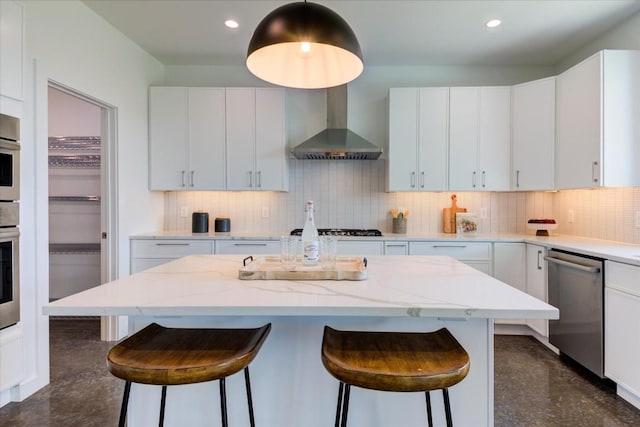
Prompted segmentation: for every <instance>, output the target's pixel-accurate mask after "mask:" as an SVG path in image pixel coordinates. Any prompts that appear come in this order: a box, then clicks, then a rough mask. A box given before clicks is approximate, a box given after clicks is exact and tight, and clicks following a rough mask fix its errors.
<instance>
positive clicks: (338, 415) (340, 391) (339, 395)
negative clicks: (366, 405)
mask: <svg viewBox="0 0 640 427" xmlns="http://www.w3.org/2000/svg"><path fill="white" fill-rule="evenodd" d="M343 390H344V383H343V382H342V381H340V386H339V387H338V407H337V408H336V423H335V427H340V413H341V412H342V411H341V410H342V392H343Z"/></svg>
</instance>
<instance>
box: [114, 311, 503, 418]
mask: <svg viewBox="0 0 640 427" xmlns="http://www.w3.org/2000/svg"><path fill="white" fill-rule="evenodd" d="M130 321H131V322H133V323H134V324H135V326H134V327H135V328H136V329H140V328H142V327H144V326H145V325H146V324H148V323H150V322H152V321H155V322H157V323H159V324H162V325H164V326H183V327H187V326H189V327H192V326H193V327H231V328H238V327H257V326H260V325H263V324H265V323H268V322H271V324H272V329H271V333H270V335H269V337H268V338H267V340H266V342H265V343H264V345H263V347H262V349H261V351H260V353H259V354H258V356H257V358H256V359H255V360H254V361H253V363H252V364H251V365H249V370H250V373H251V386H252V393H253V404H254V411H255V419H256V425H257V426H258V427H281V426H287V427H289V426H291V427H327V426H333V423H334V419H335V411H336V403H337V397H338V381H337V380H336V379H335V378H333V377H332V376H331V375H330V374H329V373H327V371H326V370H325V369H324V366H323V365H322V361H321V359H320V347H321V344H322V332H323V328H324V325H330V326H332V327H334V328H338V329H345V330H347V329H350V330H375V331H422V332H425V331H433V330H437V329H439V328H441V327H446V328H448V329H449V330H450V331H451V333H452V334H453V335H454V336H455V337H456V338H457V339H458V341H459V342H460V343H461V344H462V345H463V346H464V347H465V349H466V350H467V352H468V353H469V356H470V359H471V369H470V371H469V375H468V376H467V377H466V378H465V379H464V380H463V381H462V382H461V383H459V384H457V385H455V386H453V387H452V388H451V389H450V390H449V391H450V396H451V409H452V413H453V422H454V425H455V426H457V427H464V426H492V425H493V321H492V320H488V319H477V318H468V319H455V320H439V319H437V318H392V317H378V318H369V317H366V318H356V317H244V318H239V317H228V318H220V317H215V318H213V317H205V318H196V317H184V318H166V317H164V318H143V317H132V318H131V319H130ZM226 383H227V405H228V411H229V425H230V426H248V425H249V416H248V409H247V399H246V394H245V387H244V375H243V374H242V372H239V373H238V374H235V375H233V376H232V377H229V378H228V379H227V381H226ZM218 384H219V383H218V381H214V382H210V383H201V384H193V385H187V386H170V387H168V391H167V406H166V414H165V426H168V427H170V426H176V427H177V426H210V425H219V423H220V399H219V388H218V387H219V385H218ZM123 386H124V382H123ZM160 389H161V388H160V387H159V386H158V387H156V386H146V385H139V384H134V385H133V386H132V392H131V401H130V405H129V407H130V410H129V426H133V427H135V426H149V425H157V417H158V413H159V408H160ZM431 399H432V407H433V416H434V424H435V425H436V426H441V425H445V416H444V406H443V403H442V392H441V391H435V392H432V393H431ZM426 425H427V424H426V406H425V398H424V394H423V393H389V392H379V391H371V390H365V389H361V388H357V387H353V388H352V391H351V398H350V407H349V426H350V427H383V426H384V427H389V426H403V427H413V426H416V427H417V426H420V427H423V426H426Z"/></svg>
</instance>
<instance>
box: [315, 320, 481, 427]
mask: <svg viewBox="0 0 640 427" xmlns="http://www.w3.org/2000/svg"><path fill="white" fill-rule="evenodd" d="M322 363H323V364H324V366H325V368H326V369H327V371H329V373H330V374H331V375H333V376H334V377H335V378H336V379H337V380H338V381H340V387H339V389H338V407H337V409H336V422H335V425H336V427H338V426H339V424H340V421H342V427H346V425H347V412H348V409H349V394H350V390H351V386H352V385H354V386H357V387H362V388H367V389H372V390H381V391H399V392H417V391H419V392H425V395H426V403H427V420H428V423H429V426H430V427H431V426H433V421H432V416H431V398H430V396H429V391H430V390H438V389H441V390H442V393H443V397H444V405H445V413H446V418H447V426H452V425H453V421H452V419H451V407H450V404H449V392H448V387H451V386H453V385H455V384H457V383H459V382H460V381H462V380H463V379H464V377H466V376H467V373H468V372H469V355H468V354H467V352H466V351H465V349H464V348H463V347H462V346H461V345H460V343H458V341H457V340H456V339H455V338H454V337H453V335H451V333H450V332H449V331H448V330H447V329H445V328H442V329H440V330H438V331H435V332H428V333H412V332H356V331H338V330H335V329H332V328H330V327H329V326H325V327H324V336H323V339H322ZM343 390H344V392H343Z"/></svg>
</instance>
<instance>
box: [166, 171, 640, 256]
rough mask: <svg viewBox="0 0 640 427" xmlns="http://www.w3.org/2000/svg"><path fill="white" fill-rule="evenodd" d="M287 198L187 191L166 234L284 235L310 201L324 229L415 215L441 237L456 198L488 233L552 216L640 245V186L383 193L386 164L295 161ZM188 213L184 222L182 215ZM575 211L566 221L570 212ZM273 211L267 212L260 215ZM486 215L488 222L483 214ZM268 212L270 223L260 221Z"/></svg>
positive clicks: (175, 196) (414, 229)
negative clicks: (218, 223)
mask: <svg viewBox="0 0 640 427" xmlns="http://www.w3.org/2000/svg"><path fill="white" fill-rule="evenodd" d="M289 168H290V169H289V179H290V182H289V192H258V191H248V192H232V191H185V192H166V193H165V220H164V223H165V230H166V231H186V232H190V231H191V213H192V212H193V211H204V212H209V218H210V221H211V224H210V230H211V231H213V219H214V218H216V217H228V218H230V219H231V230H232V231H233V232H236V233H246V234H248V235H251V234H281V233H286V232H288V231H290V230H291V229H293V228H299V227H302V225H303V222H304V204H305V201H306V200H309V199H311V200H313V201H314V202H315V205H316V213H315V220H316V225H317V226H318V227H319V228H378V229H380V230H382V231H383V232H386V233H390V232H391V215H390V214H389V209H391V208H397V207H403V208H405V209H408V210H410V211H411V215H410V216H409V218H408V221H407V233H413V234H422V233H424V234H427V233H439V232H442V209H443V208H445V207H448V206H450V204H451V195H452V194H454V193H455V194H456V195H457V197H458V206H460V207H465V208H467V210H468V211H469V212H475V213H476V214H477V215H478V217H479V218H480V232H483V233H530V234H532V233H534V231H532V230H528V229H527V228H526V223H527V219H529V218H555V219H556V221H557V222H558V223H559V227H558V230H556V232H558V233H563V234H573V235H577V236H584V237H594V238H600V239H608V240H617V241H621V242H628V243H636V244H640V229H638V228H634V212H636V211H640V188H620V189H597V190H571V191H560V192H504V193H497V192H452V191H447V192H426V193H423V192H420V193H410V192H400V193H386V192H385V191H384V190H385V161H384V160H378V161H357V160H327V161H318V160H295V159H292V160H290V164H289ZM185 207H186V209H187V212H188V214H187V216H186V217H182V216H181V213H182V211H183V210H184V209H183V208H185ZM568 210H573V211H574V212H573V213H574V222H572V223H569V222H568V218H567V211H568ZM263 211H268V212H263ZM485 211H486V217H485V218H481V213H483V212H485ZM263 213H266V214H268V215H265V216H268V217H266V218H265V217H263Z"/></svg>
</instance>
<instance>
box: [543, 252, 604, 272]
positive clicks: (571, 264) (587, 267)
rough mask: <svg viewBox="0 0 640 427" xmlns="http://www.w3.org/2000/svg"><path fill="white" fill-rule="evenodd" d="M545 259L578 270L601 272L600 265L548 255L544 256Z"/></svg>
mask: <svg viewBox="0 0 640 427" xmlns="http://www.w3.org/2000/svg"><path fill="white" fill-rule="evenodd" d="M544 260H545V261H549V262H552V263H554V264H559V265H563V266H565V267H570V268H575V269H576V270H580V271H586V272H587V273H593V274H597V273H600V267H592V266H590V265H582V264H576V263H575V262H570V261H565V260H563V259H559V258H554V257H552V256H548V255H545V256H544Z"/></svg>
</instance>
